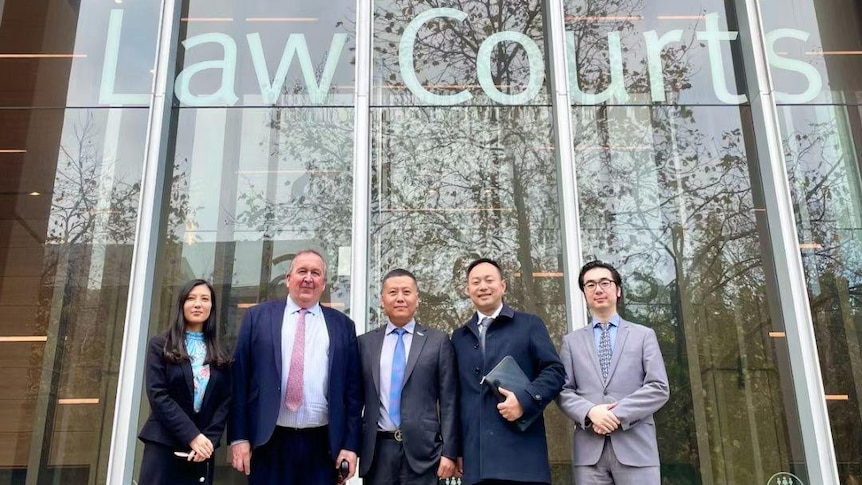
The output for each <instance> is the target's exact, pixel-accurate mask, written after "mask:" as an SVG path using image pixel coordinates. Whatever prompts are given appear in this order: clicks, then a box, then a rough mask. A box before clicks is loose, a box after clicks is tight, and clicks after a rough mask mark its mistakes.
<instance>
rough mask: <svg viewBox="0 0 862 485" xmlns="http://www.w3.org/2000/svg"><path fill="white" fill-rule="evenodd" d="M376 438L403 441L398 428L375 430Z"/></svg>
mask: <svg viewBox="0 0 862 485" xmlns="http://www.w3.org/2000/svg"><path fill="white" fill-rule="evenodd" d="M377 439H381V440H395V441H404V436H403V434H402V433H401V430H400V429H396V430H395V431H377Z"/></svg>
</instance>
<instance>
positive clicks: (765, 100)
mask: <svg viewBox="0 0 862 485" xmlns="http://www.w3.org/2000/svg"><path fill="white" fill-rule="evenodd" d="M736 10H737V16H738V20H739V29H740V41H741V42H742V52H743V54H742V55H743V61H744V64H745V70H746V77H747V79H748V83H749V89H748V91H749V98H750V102H751V110H752V118H753V124H754V133H755V142H756V147H757V163H758V164H759V172H760V174H761V179H762V183H763V198H764V201H765V205H766V223H767V227H768V229H769V234H770V237H769V241H768V244H769V245H770V249H771V251H772V257H773V260H774V261H775V264H774V265H772V266H773V267H774V271H775V281H776V285H777V288H775V290H774V291H775V293H776V295H775V297H776V301H777V302H778V305H777V307H778V308H777V310H778V311H779V312H780V318H781V319H782V320H783V322H784V324H785V325H786V328H785V333H786V338H787V346H788V350H789V353H790V356H791V358H790V367H791V375H792V376H793V384H794V386H793V387H794V393H795V397H796V404H797V409H798V413H799V422H800V427H801V428H802V429H801V432H802V446H803V450H804V453H805V462H806V465H807V468H808V480H809V483H812V484H823V485H838V484H839V481H838V469H837V463H836V458H835V450H834V448H833V445H832V431H831V428H830V425H829V414H828V411H827V408H826V398H825V392H824V390H823V380H822V377H821V374H820V360H819V358H818V353H817V344H816V341H815V338H814V324H813V320H812V318H811V312H810V306H809V301H808V292H807V290H806V285H805V272H804V269H803V266H802V257H801V255H800V253H799V240H798V236H797V233H796V224H795V217H794V211H793V203H792V199H791V195H790V188H789V185H788V181H787V176H786V168H785V165H786V164H785V160H784V150H783V148H782V141H781V130H780V124H779V121H778V112H777V109H776V101H775V97H774V95H773V92H774V91H773V88H772V78H771V75H770V71H769V65H768V58H767V54H766V52H767V51H766V45H765V37H764V36H765V33H764V30H763V22H762V16H761V11H760V6H759V4H758V1H757V0H736ZM752 81H755V82H756V84H752Z"/></svg>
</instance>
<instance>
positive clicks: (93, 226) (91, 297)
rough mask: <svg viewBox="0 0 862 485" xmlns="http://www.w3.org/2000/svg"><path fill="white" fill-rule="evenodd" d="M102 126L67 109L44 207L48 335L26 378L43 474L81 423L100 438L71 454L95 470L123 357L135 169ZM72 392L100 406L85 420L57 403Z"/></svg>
mask: <svg viewBox="0 0 862 485" xmlns="http://www.w3.org/2000/svg"><path fill="white" fill-rule="evenodd" d="M102 113H105V111H102ZM103 126H104V123H103V122H102V121H100V120H98V119H97V115H96V112H94V111H91V110H72V111H69V112H67V115H66V119H65V126H64V130H63V133H62V136H61V139H60V143H59V147H58V148H59V152H58V159H57V165H56V171H55V173H54V177H55V179H54V186H53V191H52V192H53V197H52V199H51V205H50V209H49V212H47V213H46V217H47V219H48V220H47V232H46V235H45V240H44V250H43V259H42V268H41V282H40V294H39V297H38V298H39V305H38V310H37V311H38V315H37V316H36V321H37V322H38V323H37V325H38V326H39V327H40V328H38V329H37V332H38V333H40V334H46V335H47V336H48V340H47V342H46V344H45V345H44V346H42V347H39V350H38V351H37V352H33V353H32V354H31V365H30V373H31V382H32V383H34V385H35V386H37V387H38V388H39V389H38V392H37V393H34V395H35V396H36V397H37V399H36V402H35V411H34V422H35V423H36V425H35V426H34V429H33V434H32V445H33V446H32V448H31V454H30V465H31V469H30V470H28V473H30V472H32V473H33V476H36V477H39V480H45V479H46V477H47V476H49V475H50V473H49V472H47V471H46V470H47V467H48V457H49V455H50V454H51V453H61V454H62V453H66V451H56V450H62V449H63V448H64V447H66V446H68V445H67V444H64V442H65V441H66V440H69V439H70V438H69V437H70V436H74V435H73V434H67V433H72V431H73V430H77V431H80V430H86V431H88V432H93V433H94V435H95V436H98V437H99V438H100V440H102V441H99V440H96V441H94V442H93V443H92V444H91V446H89V447H86V450H85V451H80V450H77V451H76V453H77V454H75V453H72V454H73V455H75V456H76V457H77V458H76V459H81V457H83V459H84V460H86V461H90V464H91V465H92V466H93V467H94V469H93V470H91V473H97V471H96V470H95V468H96V467H98V456H99V453H100V451H102V449H103V447H105V442H104V439H109V436H104V435H102V434H101V433H100V429H103V428H102V425H103V423H102V422H101V421H100V420H102V419H104V418H105V417H106V416H107V417H108V419H110V417H109V416H110V414H109V413H105V412H104V406H109V405H110V403H112V398H111V392H113V391H112V390H113V389H114V384H115V383H111V382H110V378H106V372H105V370H107V369H111V368H112V367H113V365H115V363H116V360H115V359H117V358H118V357H119V354H118V353H117V352H115V351H114V349H115V348H116V347H115V345H116V346H118V345H119V342H118V341H117V336H118V335H119V336H120V338H121V337H122V331H117V329H120V330H121V329H122V325H119V326H118V325H115V323H116V315H117V313H116V312H115V310H116V307H119V306H122V302H121V300H122V296H118V295H117V294H116V293H119V291H118V290H119V289H120V288H122V287H125V285H127V281H125V280H123V279H122V273H123V271H122V270H123V268H124V267H125V266H126V265H127V263H128V261H129V260H130V259H131V258H130V250H131V247H132V245H133V242H134V229H135V220H136V217H137V211H136V209H137V205H138V197H139V191H140V186H139V184H138V182H137V180H138V179H137V177H139V175H140V174H139V173H135V172H131V173H129V172H126V167H124V166H123V163H121V160H118V159H116V158H114V157H115V155H114V154H113V153H107V150H106V148H105V147H106V143H105V142H106V140H105V138H106V134H105V132H104V131H103ZM130 180H131V181H130ZM118 279H119V281H118ZM122 308H124V306H122ZM121 315H122V314H121V312H120V318H122V316H121ZM69 397H72V398H78V397H87V398H92V397H97V398H98V399H99V402H101V403H103V404H102V406H103V407H102V408H101V409H100V412H91V413H87V414H86V417H84V418H83V419H81V418H82V416H76V415H75V414H74V413H73V412H71V411H69V410H68V409H66V407H64V406H58V399H60V398H69ZM71 439H73V440H74V439H75V438H71ZM74 442H75V443H78V442H77V441H74ZM58 443H60V444H58ZM55 447H56V449H55ZM63 460H65V458H64V459H63ZM61 463H67V462H64V461H61ZM34 483H35V481H34ZM40 483H41V482H40Z"/></svg>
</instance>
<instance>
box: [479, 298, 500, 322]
mask: <svg viewBox="0 0 862 485" xmlns="http://www.w3.org/2000/svg"><path fill="white" fill-rule="evenodd" d="M501 311H503V304H502V303H501V304H500V306H499V307H498V308H497V309H496V310H494V313H491V314H490V315H485V314H484V313H482V312H480V311H479V310H476V321H477V322H479V323H481V322H482V319H484V318H486V317H491V318H493V319H496V318H497V317H499V316H500V312H501Z"/></svg>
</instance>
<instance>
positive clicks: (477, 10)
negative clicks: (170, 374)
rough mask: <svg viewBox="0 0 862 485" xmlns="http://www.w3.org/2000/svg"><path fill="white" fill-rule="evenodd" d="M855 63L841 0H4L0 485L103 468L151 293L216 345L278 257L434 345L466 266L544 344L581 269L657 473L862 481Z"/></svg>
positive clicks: (331, 300)
mask: <svg viewBox="0 0 862 485" xmlns="http://www.w3.org/2000/svg"><path fill="white" fill-rule="evenodd" d="M860 45H862V5H860V4H859V2H857V1H854V0H788V1H781V2H779V1H778V0H766V1H760V2H754V1H745V0H737V1H734V2H723V1H717V0H696V1H688V0H686V1H682V0H659V1H653V2H645V1H642V0H591V1H586V0H556V2H553V1H552V2H544V1H538V0H530V1H520V0H519V1H516V0H503V1H497V2H490V1H488V0H464V1H461V2H442V3H441V2H430V1H423V0H380V1H377V2H371V1H370V0H358V1H357V0H353V1H346V0H323V1H320V2H305V3H297V2H292V3H285V2H272V1H268V0H249V1H246V2H233V1H228V0H215V1H211V0H210V1H202V0H176V1H174V0H165V1H163V2H148V1H144V0H115V1H114V2H97V1H94V0H74V1H72V0H42V1H38V2H22V1H5V2H3V1H0V72H2V73H3V75H2V76H0V127H2V129H0V166H2V167H3V176H2V177H0V180H2V182H0V183H2V185H3V187H4V188H3V190H2V191H0V310H2V311H0V363H2V365H3V367H4V368H5V369H6V370H7V378H6V379H4V380H3V383H2V384H0V444H2V445H4V446H2V447H0V450H3V451H0V485H3V484H10V485H11V484H19V483H20V484H43V483H46V484H47V483H64V484H66V483H69V484H103V483H109V484H114V483H132V482H133V480H134V479H135V477H136V474H137V465H138V463H139V461H140V452H141V448H142V447H140V446H136V442H135V434H136V433H137V429H138V428H139V425H140V422H142V421H143V419H145V418H146V416H147V414H148V412H149V410H148V408H147V403H146V399H145V398H142V393H141V388H142V386H143V380H142V367H143V349H144V347H143V345H142V342H145V341H146V338H147V337H148V336H150V335H153V334H155V333H157V332H159V331H161V330H162V329H163V328H165V326H166V324H167V322H168V319H169V318H170V316H169V313H170V310H171V301H172V300H173V298H174V297H175V296H176V292H177V291H178V290H179V287H180V286H181V285H182V284H183V283H184V282H185V281H187V280H188V279H190V278H193V277H201V278H205V279H208V280H210V281H212V282H213V285H214V287H215V289H216V292H217V293H218V294H217V300H218V301H219V302H220V309H219V310H220V314H219V315H220V318H219V320H220V325H221V326H222V331H223V335H225V336H226V341H227V342H226V343H227V344H228V345H232V344H233V340H234V338H235V336H236V334H237V331H238V326H239V323H240V320H241V318H242V316H243V314H244V311H245V310H246V309H247V308H249V307H250V306H253V305H255V304H257V303H259V302H261V301H264V300H267V299H273V298H283V297H284V296H285V293H286V291H285V288H284V284H283V276H284V273H285V271H286V270H287V268H288V266H289V264H290V261H291V259H292V257H293V255H294V254H295V253H296V251H298V250H301V249H305V248H313V249H316V250H319V251H320V252H322V253H323V254H324V256H325V258H326V261H327V266H328V275H327V283H328V284H327V289H326V292H325V293H324V295H323V299H322V301H323V303H324V304H325V305H328V306H331V307H333V308H336V309H338V310H341V311H344V312H345V313H348V314H349V315H351V317H352V318H353V319H354V320H355V321H356V322H357V328H358V330H359V331H360V332H363V331H365V330H367V329H370V328H373V327H374V326H376V325H377V324H378V323H380V318H381V316H380V301H379V294H380V289H381V288H380V279H381V277H382V275H383V274H384V273H386V272H387V271H388V270H390V269H392V268H394V267H404V268H407V269H410V270H411V271H413V272H414V273H415V274H416V275H417V278H418V281H419V287H420V289H421V293H422V304H421V305H420V307H419V314H418V319H419V320H421V321H422V322H424V323H426V324H428V325H430V326H433V327H436V328H439V329H442V330H444V331H447V332H450V331H452V330H453V329H455V328H457V327H458V326H459V325H461V324H462V323H463V322H464V321H466V319H467V318H469V316H470V314H471V311H472V307H471V304H470V301H469V299H468V298H467V296H466V295H465V293H464V280H465V277H464V270H465V267H466V264H467V263H469V262H470V261H471V260H472V259H474V258H476V257H479V256H488V257H492V258H495V259H497V260H499V261H500V262H501V264H502V266H503V268H504V271H505V273H506V276H507V279H508V282H509V286H508V292H507V301H508V302H509V303H510V304H512V305H513V306H515V307H517V308H520V309H524V310H526V311H530V312H533V313H536V314H538V315H540V316H541V317H542V319H543V320H544V321H545V323H546V324H547V325H548V328H549V330H550V333H551V337H552V338H553V339H554V341H555V342H556V343H557V344H559V342H560V340H561V339H562V337H563V335H565V334H566V333H567V332H568V331H570V330H571V329H573V328H576V327H579V326H582V325H584V324H585V322H586V320H585V315H584V313H583V307H582V306H578V305H577V304H573V303H572V302H576V301H578V300H579V299H580V298H581V297H580V295H579V294H578V290H577V284H576V279H577V270H578V266H579V264H580V263H581V262H582V261H585V260H589V259H593V258H600V259H603V260H607V261H609V262H611V263H613V264H614V265H616V266H617V267H618V268H619V269H620V271H621V273H622V274H623V284H624V288H625V298H624V300H623V303H622V305H621V308H620V310H621V313H622V315H623V316H624V317H625V318H627V319H630V320H633V321H636V322H639V323H642V324H644V325H647V326H649V327H651V328H653V329H654V330H655V331H656V333H657V336H658V338H659V342H660V345H661V349H662V352H663V355H664V360H665V364H666V367H667V370H668V375H669V379H670V384H671V400H670V402H669V403H668V404H667V405H666V406H665V407H664V408H663V409H662V410H661V411H660V412H659V413H658V414H657V415H656V422H657V430H658V437H659V447H660V455H661V459H662V476H663V483H667V484H704V485H713V484H714V485H723V484H734V485H736V484H739V485H743V484H746V485H747V484H751V483H758V484H770V485H772V484H777V483H781V484H782V485H785V484H790V483H802V484H809V483H810V484H821V483H822V484H834V485H837V484H838V483H841V484H854V483H859V482H860V481H862V458H860V457H862V404H860V396H862V349H860V342H862V320H860V312H859V311H858V308H857V307H860V306H862V300H860V294H862V292H860V290H859V289H858V288H857V286H858V285H857V283H860V282H862V259H860V258H862V253H860V249H862V247H860V244H859V243H860V241H862V232H860V231H862V174H860V172H862V167H860V162H862V150H860V148H859V147H860V146H862V109H860V104H862V85H860V76H859V73H860V72H862V50H859V49H860ZM758 60H760V61H762V62H758ZM160 79H163V80H165V81H166V83H164V85H162V84H160V82H159V80H160ZM561 80H565V81H563V82H561ZM561 120H562V121H564V122H565V123H562V122H561ZM770 146H771V147H773V148H774V149H769V148H768V147H770ZM775 167H779V169H780V170H779V173H780V177H779V179H776V178H775V177H774V176H773V175H774V172H771V171H770V170H772V169H774V168H775ZM568 174H571V175H568ZM565 194H574V195H575V197H574V201H573V202H564V201H566V200H568V199H567V198H566V197H565ZM782 201H784V202H783V203H782ZM785 234H790V235H792V236H793V237H795V238H796V240H795V241H792V243H788V242H787V239H786V238H785V237H784V235H785ZM796 270H798V272H796ZM788 275H790V276H788ZM793 275H796V276H793ZM788 288H790V290H788ZM793 288H798V290H793ZM794 303H796V304H799V305H801V306H800V307H799V308H800V311H801V313H798V314H797V313H793V312H792V311H790V310H788V308H790V307H792V305H793V304H794ZM808 356H812V357H813V358H814V360H813V361H811V362H815V363H816V362H817V361H818V360H819V364H820V368H819V369H813V368H812V367H816V365H813V366H812V365H809V364H808V362H809V361H808V360H806V358H807V357H808ZM818 371H819V372H818ZM806 376H807V377H806ZM810 376H813V378H812V377H810ZM546 420H547V422H548V423H549V426H548V439H549V444H550V447H549V448H550V456H549V458H550V461H551V465H552V470H553V476H554V484H555V485H557V484H567V483H571V471H570V458H569V457H570V453H571V432H572V431H571V423H570V422H569V421H568V420H567V418H565V417H564V416H563V415H562V414H561V413H560V412H559V411H558V409H557V408H556V407H555V406H553V405H552V406H550V407H549V408H548V410H547V411H546ZM820 424H824V425H825V426H819V425H820ZM821 428H822V429H821ZM811 429H818V430H819V431H820V432H822V434H815V433H812V432H810V430H811ZM226 455H227V453H226V447H224V446H223V447H222V448H221V449H220V450H219V451H218V453H217V454H216V460H217V469H216V483H218V484H239V483H245V478H244V477H243V476H242V475H241V474H239V473H238V472H235V471H233V470H232V468H231V467H230V465H229V463H228V461H227V456H226ZM776 474H784V475H776ZM790 474H792V475H793V476H794V477H796V479H797V480H798V482H794V481H793V480H792V479H791V481H778V478H781V479H782V480H787V479H789V477H790Z"/></svg>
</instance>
